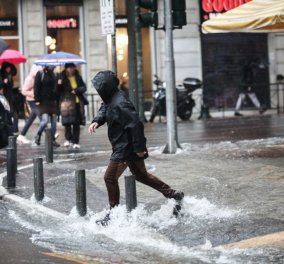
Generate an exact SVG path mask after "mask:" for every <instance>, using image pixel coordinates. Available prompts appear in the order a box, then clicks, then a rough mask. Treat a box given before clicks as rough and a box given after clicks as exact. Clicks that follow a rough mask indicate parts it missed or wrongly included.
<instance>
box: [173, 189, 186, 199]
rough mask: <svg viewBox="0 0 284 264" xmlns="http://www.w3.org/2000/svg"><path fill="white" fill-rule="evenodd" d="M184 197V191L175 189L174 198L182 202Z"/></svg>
mask: <svg viewBox="0 0 284 264" xmlns="http://www.w3.org/2000/svg"><path fill="white" fill-rule="evenodd" d="M183 197H184V193H183V192H181V191H175V192H174V194H173V196H172V198H173V199H175V200H176V201H177V202H180V201H181V200H182V199H183Z"/></svg>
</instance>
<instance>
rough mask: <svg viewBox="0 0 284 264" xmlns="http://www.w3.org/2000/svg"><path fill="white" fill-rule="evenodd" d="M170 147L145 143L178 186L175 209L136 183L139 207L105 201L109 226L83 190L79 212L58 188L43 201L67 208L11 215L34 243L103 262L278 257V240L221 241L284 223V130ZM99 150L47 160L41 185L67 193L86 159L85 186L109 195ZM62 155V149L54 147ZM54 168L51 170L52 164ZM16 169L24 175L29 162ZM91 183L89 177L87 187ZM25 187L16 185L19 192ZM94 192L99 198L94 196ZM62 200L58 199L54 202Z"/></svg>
mask: <svg viewBox="0 0 284 264" xmlns="http://www.w3.org/2000/svg"><path fill="white" fill-rule="evenodd" d="M182 147H183V149H182V150H179V151H178V153H177V154H175V155H167V154H162V153H161V152H162V148H160V147H156V148H150V158H149V159H147V160H146V166H147V167H148V169H149V170H150V171H151V172H152V173H154V174H155V175H159V176H161V178H162V179H163V180H165V181H166V182H168V183H170V185H171V186H174V187H175V188H178V189H182V190H183V191H184V192H185V198H184V202H183V208H182V211H181V216H180V217H179V218H175V217H173V215H172V209H173V206H174V204H173V201H172V200H165V199H164V198H163V197H161V196H160V194H159V193H157V192H156V191H153V190H151V189H150V190H149V188H148V187H145V186H142V185H141V184H139V183H138V184H137V196H138V204H139V205H138V207H137V208H136V209H135V210H133V211H132V212H131V213H127V212H126V209H125V205H124V202H123V201H124V200H123V198H124V197H123V196H124V193H123V192H124V188H123V179H121V182H122V185H121V194H122V203H121V204H122V205H121V206H119V207H117V208H116V209H114V210H113V211H112V214H111V222H110V224H109V226H107V227H101V226H98V225H97V224H96V223H95V221H96V220H97V219H99V218H101V217H103V216H104V215H105V214H106V212H107V210H106V200H105V201H104V204H102V203H100V205H94V200H93V199H100V198H99V197H95V196H92V195H93V194H92V195H90V196H88V202H89V203H88V214H87V216H85V217H79V216H78V215H77V213H76V208H75V207H74V204H73V205H72V202H70V201H69V203H68V201H65V203H64V205H62V203H61V200H60V199H59V200H56V199H57V198H56V197H58V195H59V194H58V189H57V190H56V191H51V190H49V191H47V194H46V197H45V200H44V201H43V204H44V205H45V206H47V207H50V208H53V209H57V210H59V207H60V206H61V207H60V208H62V211H61V212H64V213H65V215H66V216H65V217H62V218H59V219H56V218H52V217H48V218H47V217H46V216H44V215H43V214H42V213H39V212H37V211H36V210H32V211H31V210H28V211H25V210H24V208H17V209H11V210H9V216H10V218H11V219H12V220H13V221H16V222H17V223H19V224H20V225H21V226H23V227H25V228H27V229H29V230H30V231H31V232H32V233H33V235H32V237H31V239H32V241H33V243H36V244H37V245H40V246H43V247H46V248H49V249H51V250H54V251H61V252H72V253H73V254H77V255H80V256H82V258H84V259H85V260H94V259H95V260H97V261H100V262H101V263H149V264H150V263H169V264H170V263H193V264H195V263H236V264H237V263H238V264H239V263H258V264H267V263H284V250H283V249H281V248H280V249H277V248H269V247H265V248H258V249H242V250H241V249H230V250H229V249H225V248H224V247H222V245H225V244H228V243H232V242H236V241H240V240H243V239H246V238H251V237H255V236H259V235H264V234H269V233H273V232H277V231H283V230H284V210H283V200H284V192H283V189H284V176H283V175H284V166H283V157H284V140H283V139H282V138H268V139H262V140H245V141H238V142H230V141H224V142H220V143H210V144H209V143H208V144H187V143H185V144H182ZM108 155H109V153H107V155H106V154H105V153H104V152H101V153H96V158H97V160H100V162H98V166H97V167H96V168H94V161H92V159H89V158H86V159H84V157H83V154H82V153H81V154H80V159H77V160H76V165H75V162H74V163H73V165H71V168H70V162H69V163H68V162H66V161H64V160H63V158H62V161H61V162H58V163H55V164H53V165H52V168H49V167H48V166H51V165H48V166H46V169H47V170H48V169H50V171H52V172H53V174H52V177H53V178H52V177H51V176H50V177H49V176H48V173H46V174H47V176H46V184H47V186H46V188H47V189H48V186H58V184H59V183H60V184H62V185H64V186H65V187H64V188H65V189H64V188H63V187H62V194H61V195H63V196H66V195H67V194H68V192H70V191H68V188H67V187H68V186H69V185H70V186H71V185H73V183H74V177H73V172H72V171H73V170H74V169H76V168H80V167H82V166H84V168H85V169H86V174H87V179H88V183H87V184H88V188H90V189H89V190H91V189H92V188H93V189H94V188H96V190H97V192H98V195H97V196H102V197H101V199H102V200H103V199H106V195H105V187H104V183H103V173H104V170H105V168H106V167H105V166H106V163H105V164H104V162H103V161H105V158H106V156H108ZM57 159H58V160H59V159H60V155H59V156H58V157H57ZM55 171H56V173H57V176H56V177H55V176H54V173H55ZM20 173H21V176H22V177H25V175H26V176H27V175H29V176H30V177H31V175H30V173H31V171H30V170H29V168H26V169H23V170H21V172H20ZM94 186H95V187H94ZM18 192H19V193H20V194H21V195H22V196H24V197H28V198H29V199H30V200H33V193H32V189H31V188H30V187H29V186H22V188H20V190H18ZM21 192H22V193H21ZM99 201H101V200H99ZM60 203H61V204H60Z"/></svg>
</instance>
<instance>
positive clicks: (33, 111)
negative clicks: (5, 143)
mask: <svg viewBox="0 0 284 264" xmlns="http://www.w3.org/2000/svg"><path fill="white" fill-rule="evenodd" d="M40 70H42V67H41V66H37V65H35V64H33V65H32V67H31V70H30V72H29V74H28V76H27V77H26V79H25V81H24V84H23V87H22V94H23V95H24V96H25V97H26V101H27V102H28V104H29V107H30V114H29V116H28V118H27V120H26V123H25V125H24V127H23V129H22V131H21V132H20V134H19V136H18V137H17V142H18V143H19V144H29V143H31V141H30V140H29V139H27V138H26V134H27V132H28V130H29V128H30V127H31V125H32V124H33V122H34V120H35V118H36V117H38V119H39V121H40V119H41V116H40V111H39V108H38V107H37V105H36V102H35V98H34V82H35V76H36V74H37V72H38V71H40Z"/></svg>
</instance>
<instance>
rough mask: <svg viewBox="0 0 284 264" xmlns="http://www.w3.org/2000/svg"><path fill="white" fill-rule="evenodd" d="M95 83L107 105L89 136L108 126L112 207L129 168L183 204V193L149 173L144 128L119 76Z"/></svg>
mask: <svg viewBox="0 0 284 264" xmlns="http://www.w3.org/2000/svg"><path fill="white" fill-rule="evenodd" d="M92 84H93V85H94V87H95V89H96V90H97V92H98V94H99V95H100V97H101V98H102V100H103V103H102V105H101V107H100V109H99V112H98V115H97V116H96V117H95V118H94V120H93V121H92V123H91V125H90V126H89V133H90V134H92V133H93V132H95V130H96V129H98V128H99V127H100V126H102V125H103V124H105V123H107V126H108V138H109V140H110V143H111V145H112V154H111V157H110V162H109V165H108V167H107V170H106V172H105V175H104V180H105V183H106V187H107V191H108V197H109V205H110V208H113V207H115V206H117V205H118V204H119V198H120V192H119V185H118V178H119V177H120V176H121V174H122V173H123V171H124V170H125V169H126V167H127V166H128V167H129V169H130V171H131V173H132V174H133V175H135V179H136V180H137V181H139V182H141V183H144V184H146V185H148V186H150V187H152V188H154V189H156V190H157V191H159V192H161V193H162V194H163V195H164V196H165V197H166V198H173V199H175V200H177V201H181V200H182V199H183V197H184V194H183V192H180V191H176V190H174V189H172V188H171V187H170V186H169V185H167V184H166V183H164V182H162V181H161V180H160V179H159V178H158V177H156V176H154V175H152V174H150V173H148V172H147V171H146V168H145V163H144V159H146V158H147V157H148V151H147V147H146V138H145V136H144V125H143V123H142V122H141V121H140V119H139V116H138V114H137V112H136V110H135V108H134V106H133V104H132V103H131V101H130V100H129V98H128V96H127V94H126V93H125V92H124V91H122V90H119V89H118V85H119V80H118V78H117V76H116V74H115V73H113V72H111V71H101V72H99V73H98V74H97V75H96V76H95V77H94V78H93V79H92ZM109 219H110V218H109V214H107V215H106V217H105V218H104V219H102V220H99V221H98V222H99V223H100V224H102V225H106V224H107V222H108V221H109Z"/></svg>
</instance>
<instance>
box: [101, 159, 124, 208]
mask: <svg viewBox="0 0 284 264" xmlns="http://www.w3.org/2000/svg"><path fill="white" fill-rule="evenodd" d="M126 167H127V164H126V163H125V162H121V161H114V160H110V162H109V164H108V167H107V170H106V172H105V175H104V180H105V184H106V187H107V192H108V199H109V205H110V208H113V207H115V206H116V205H118V204H119V196H120V191H119V185H118V178H119V177H120V176H121V174H122V173H123V172H124V170H125V169H126Z"/></svg>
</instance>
